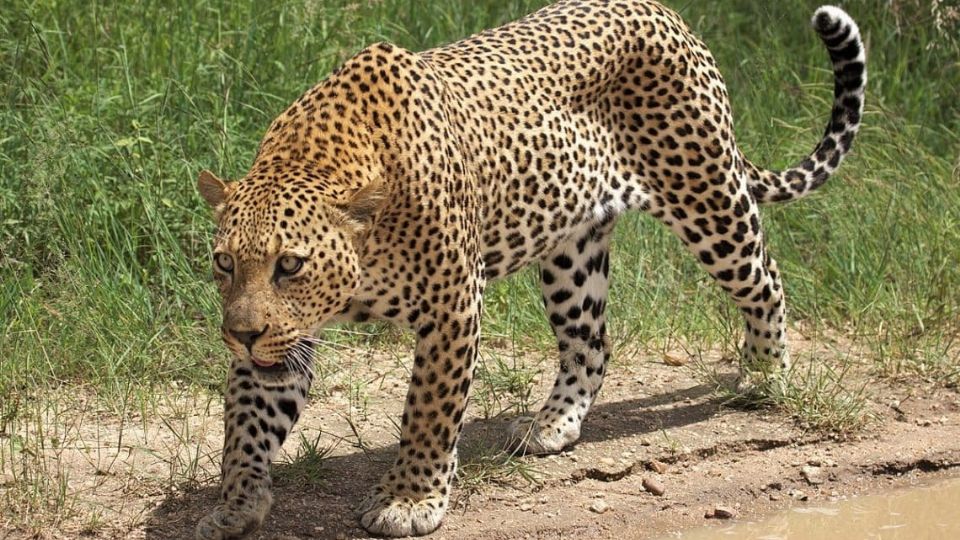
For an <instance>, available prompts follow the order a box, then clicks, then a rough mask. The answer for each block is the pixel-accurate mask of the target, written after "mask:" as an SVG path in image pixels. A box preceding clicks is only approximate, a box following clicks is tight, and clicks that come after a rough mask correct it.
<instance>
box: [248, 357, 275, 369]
mask: <svg viewBox="0 0 960 540" xmlns="http://www.w3.org/2000/svg"><path fill="white" fill-rule="evenodd" d="M250 359H251V360H253V363H254V364H256V365H258V366H260V367H270V366H272V365H273V364H275V363H276V362H268V361H266V360H263V359H261V358H257V357H256V356H252V357H250Z"/></svg>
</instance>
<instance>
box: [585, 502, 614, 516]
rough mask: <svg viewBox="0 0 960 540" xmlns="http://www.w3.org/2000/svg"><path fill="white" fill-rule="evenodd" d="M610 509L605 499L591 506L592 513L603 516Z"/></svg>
mask: <svg viewBox="0 0 960 540" xmlns="http://www.w3.org/2000/svg"><path fill="white" fill-rule="evenodd" d="M609 509H610V505H609V504H607V502H606V501H604V500H603V499H597V500H595V501H593V504H591V505H590V511H591V512H593V513H595V514H602V513H604V512H606V511H607V510H609Z"/></svg>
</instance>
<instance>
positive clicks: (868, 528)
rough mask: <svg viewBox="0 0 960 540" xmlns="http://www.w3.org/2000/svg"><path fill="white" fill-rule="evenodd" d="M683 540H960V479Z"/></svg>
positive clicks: (709, 530) (811, 507)
mask: <svg viewBox="0 0 960 540" xmlns="http://www.w3.org/2000/svg"><path fill="white" fill-rule="evenodd" d="M668 538H674V539H676V538H679V539H682V540H722V539H723V540H725V539H736V540H741V539H743V540H808V539H809V540H822V539H825V538H829V539H833V538H836V539H843V540H861V539H871V540H875V539H876V540H901V539H902V540H924V539H930V540H940V539H943V540H951V539H960V479H954V480H946V481H941V482H937V483H935V484H932V485H927V486H919V487H912V488H905V489H897V490H893V491H890V492H889V493H884V494H881V495H869V496H864V497H855V498H852V499H847V500H842V501H838V502H835V503H826V504H808V505H804V506H796V507H794V508H791V509H789V510H786V511H784V512H781V513H778V514H774V515H772V516H769V517H765V518H763V519H761V520H759V521H756V522H748V521H737V522H731V523H724V524H718V525H715V526H711V527H705V528H703V529H696V530H692V531H687V532H684V533H678V534H676V535H674V536H670V537H668Z"/></svg>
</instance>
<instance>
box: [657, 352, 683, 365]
mask: <svg viewBox="0 0 960 540" xmlns="http://www.w3.org/2000/svg"><path fill="white" fill-rule="evenodd" d="M663 363H664V364H666V365H668V366H673V367H679V366H683V365H686V363H687V359H686V358H684V357H683V356H680V355H679V354H674V353H667V354H664V355H663Z"/></svg>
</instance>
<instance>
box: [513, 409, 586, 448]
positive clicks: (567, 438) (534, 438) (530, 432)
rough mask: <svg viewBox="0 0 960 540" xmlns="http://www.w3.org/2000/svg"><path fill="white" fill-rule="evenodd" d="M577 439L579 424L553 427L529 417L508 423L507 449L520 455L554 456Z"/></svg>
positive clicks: (521, 417)
mask: <svg viewBox="0 0 960 540" xmlns="http://www.w3.org/2000/svg"><path fill="white" fill-rule="evenodd" d="M579 438H580V426H579V424H578V425H573V424H572V423H561V424H560V425H553V424H551V423H544V422H541V421H540V420H538V419H537V418H534V417H531V416H520V417H518V418H516V419H514V420H513V422H510V431H509V434H508V439H507V448H508V449H509V450H511V451H514V452H518V453H522V454H534V455H536V454H556V453H558V452H560V451H561V450H563V449H564V448H565V447H567V446H569V445H571V444H573V443H575V442H577V439H579Z"/></svg>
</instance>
